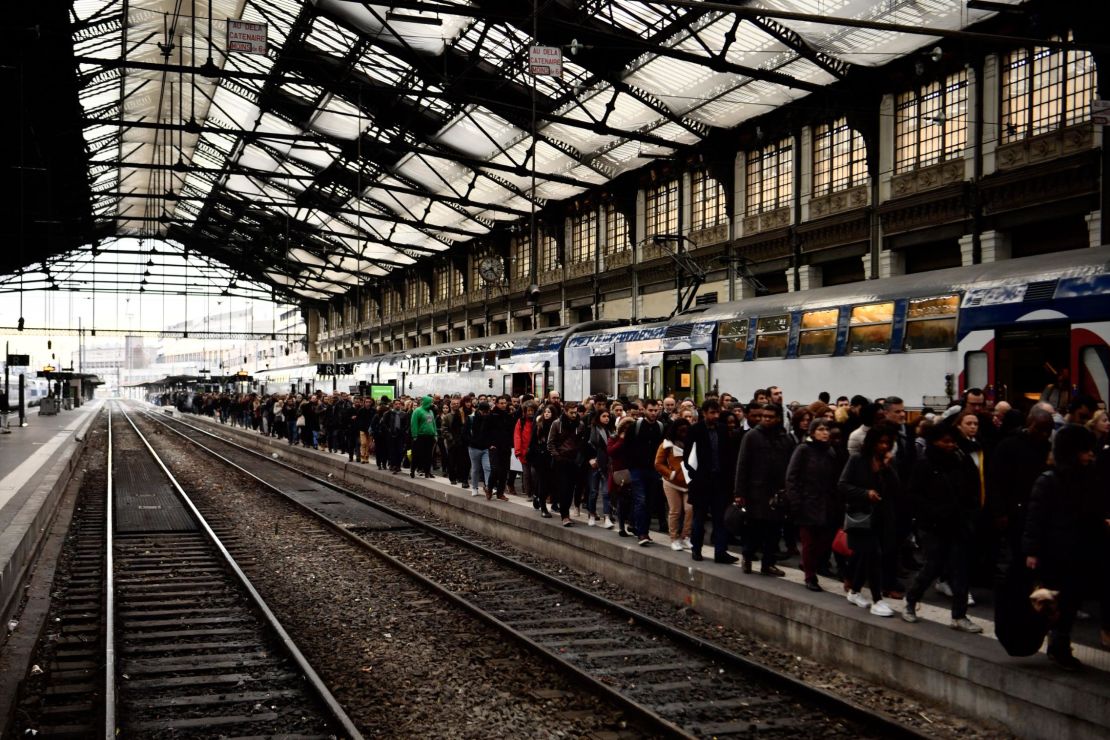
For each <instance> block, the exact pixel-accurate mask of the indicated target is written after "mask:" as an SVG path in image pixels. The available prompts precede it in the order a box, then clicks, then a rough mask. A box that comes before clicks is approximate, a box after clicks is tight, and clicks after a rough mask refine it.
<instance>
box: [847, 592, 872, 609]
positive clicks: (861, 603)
mask: <svg viewBox="0 0 1110 740" xmlns="http://www.w3.org/2000/svg"><path fill="white" fill-rule="evenodd" d="M848 601H849V602H851V603H852V604H855V605H856V606H858V607H861V608H863V609H866V608H867V607H869V606H871V599H869V598H867V597H866V596H864V595H863V594H861V593H859V592H858V591H849V592H848Z"/></svg>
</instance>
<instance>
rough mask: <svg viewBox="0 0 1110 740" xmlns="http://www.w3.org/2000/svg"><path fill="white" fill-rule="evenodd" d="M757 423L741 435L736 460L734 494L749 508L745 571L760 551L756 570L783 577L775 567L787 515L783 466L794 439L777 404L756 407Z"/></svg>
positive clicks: (746, 571) (786, 463) (788, 459)
mask: <svg viewBox="0 0 1110 740" xmlns="http://www.w3.org/2000/svg"><path fill="white" fill-rule="evenodd" d="M759 411H760V413H759V426H757V427H756V428H755V429H753V430H751V431H750V432H748V433H747V434H745V435H744V439H743V441H742V442H741V443H740V456H739V459H738V460H737V463H736V485H735V486H734V487H733V495H734V496H735V497H736V499H737V500H738V501H740V502H741V505H742V506H744V507H746V508H747V511H748V531H747V532H746V535H745V537H744V564H743V567H744V572H745V573H751V572H752V560H753V559H754V557H755V553H756V551H757V550H762V552H763V559H762V561H760V569H759V572H760V573H761V574H762V575H765V576H784V575H786V574H785V573H784V572H783V571H782V570H780V569H779V568H776V567H775V556H776V555H777V554H778V549H779V538H780V535H781V533H782V522H783V519H784V518H785V516H786V506H787V503H786V468H787V466H788V465H789V464H790V455H791V454H792V453H793V451H794V440H792V439H791V438H790V436H789V435H787V433H786V430H785V429H784V428H783V426H782V412H781V410H780V409H779V407H778V406H775V405H774V404H769V403H765V404H763V406H762V408H761V409H759Z"/></svg>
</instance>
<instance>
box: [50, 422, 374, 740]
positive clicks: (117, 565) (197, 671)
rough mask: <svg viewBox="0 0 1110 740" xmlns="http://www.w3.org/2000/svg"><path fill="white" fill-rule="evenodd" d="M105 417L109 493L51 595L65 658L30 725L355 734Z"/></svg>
mask: <svg viewBox="0 0 1110 740" xmlns="http://www.w3.org/2000/svg"><path fill="white" fill-rule="evenodd" d="M107 416H108V420H107V425H108V434H107V463H106V466H105V473H106V475H105V476H104V478H105V479H106V480H105V483H106V485H104V487H103V493H102V494H101V495H99V496H93V497H91V500H89V501H88V504H87V505H86V506H85V507H84V510H83V512H82V514H83V516H82V518H81V530H80V532H79V533H78V536H79V538H80V540H79V543H78V549H77V550H76V553H75V555H74V560H73V562H72V563H71V564H70V571H71V573H72V574H74V575H73V576H71V577H70V578H69V580H68V583H67V584H66V586H65V588H64V589H63V592H62V593H60V594H58V597H59V599H61V600H62V601H64V602H66V603H71V604H74V605H75V608H76V611H74V608H70V609H69V611H71V612H73V613H74V614H73V616H74V620H73V622H72V624H62V625H60V632H61V634H60V636H58V638H57V639H56V640H55V645H54V646H53V648H52V649H53V650H54V651H55V652H57V651H58V650H59V648H62V649H63V650H64V649H68V652H69V653H71V655H70V658H69V661H68V666H67V664H66V663H63V662H61V661H59V660H56V661H55V663H54V665H52V666H50V667H51V669H52V670H51V672H50V676H49V680H48V682H47V685H46V686H45V688H44V690H43V692H42V695H43V697H44V699H43V701H42V702H41V704H42V706H43V707H44V711H42V712H41V716H42V717H43V718H45V721H40V724H39V728H40V729H41V730H42V731H43V732H44V733H45V734H48V735H51V736H65V735H68V736H72V737H96V736H100V737H105V738H115V737H117V736H122V737H156V736H157V737H160V736H173V737H218V736H223V737H226V736H248V737H263V736H265V737H269V736H295V737H320V738H333V737H349V738H358V737H361V735H360V734H359V732H358V730H357V729H356V728H355V727H354V725H353V724H352V723H351V721H350V719H349V718H347V716H346V715H345V713H344V712H343V710H342V708H341V707H340V706H339V705H338V703H337V702H336V701H335V699H334V698H333V697H332V696H331V694H330V692H329V691H328V689H327V687H326V686H324V684H323V683H322V681H321V680H320V679H319V677H318V676H317V675H316V674H315V672H314V671H313V669H312V668H311V666H309V665H308V663H307V661H306V660H305V659H304V657H303V656H302V655H301V653H300V651H299V650H298V649H297V646H296V644H295V643H294V642H293V640H292V639H291V638H290V636H289V635H288V634H287V633H286V632H285V630H284V629H283V628H282V626H281V625H280V624H279V623H278V621H277V620H276V618H275V617H274V615H273V613H272V612H271V611H270V609H269V607H267V606H266V604H265V602H263V601H262V599H261V597H260V596H259V595H258V593H257V592H256V591H255V589H254V587H253V586H252V585H251V583H250V581H249V579H248V578H247V576H246V575H245V574H244V572H243V571H242V569H240V567H239V565H238V564H237V563H236V562H235V560H234V559H233V558H232V557H231V555H230V554H229V553H228V550H227V548H226V547H225V546H224V544H223V543H222V542H221V540H220V539H219V538H218V537H217V536H216V534H215V533H214V532H213V530H212V529H211V528H210V527H209V526H208V524H207V522H206V521H205V520H204V518H203V517H202V516H201V515H200V513H199V512H198V511H197V509H196V507H195V506H194V505H193V503H192V502H191V501H190V499H189V497H188V496H187V494H186V493H185V491H184V490H182V488H181V486H180V485H178V483H177V481H176V480H175V479H174V477H173V476H172V474H171V473H170V472H169V470H168V469H167V468H166V467H165V466H164V465H163V464H162V461H161V460H160V459H159V458H158V456H157V454H156V453H155V452H154V450H153V448H152V447H151V446H150V445H149V443H148V442H147V440H146V439H145V438H144V437H143V435H142V433H141V432H140V431H139V429H138V428H137V427H136V426H135V425H134V423H133V422H132V421H131V419H130V418H128V415H127V414H126V412H124V411H122V409H120V410H117V412H116V413H112V410H111V409H109V411H108V413H107ZM97 530H99V532H97ZM101 625H103V626H101ZM90 665H95V666H99V667H98V668H97V669H96V670H95V671H93V670H89V667H90ZM67 667H68V669H67ZM77 669H80V670H79V671H78V670H77ZM75 676H79V680H77V681H76V682H75V681H74V677H75ZM57 697H68V699H67V700H66V701H65V702H58V701H57Z"/></svg>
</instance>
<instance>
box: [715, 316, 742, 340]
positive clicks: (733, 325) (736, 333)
mask: <svg viewBox="0 0 1110 740" xmlns="http://www.w3.org/2000/svg"><path fill="white" fill-rule="evenodd" d="M717 334H718V335H720V336H722V337H746V336H747V335H748V320H747V319H741V320H740V321H722V322H721V326H720V328H719V329H718V331H717Z"/></svg>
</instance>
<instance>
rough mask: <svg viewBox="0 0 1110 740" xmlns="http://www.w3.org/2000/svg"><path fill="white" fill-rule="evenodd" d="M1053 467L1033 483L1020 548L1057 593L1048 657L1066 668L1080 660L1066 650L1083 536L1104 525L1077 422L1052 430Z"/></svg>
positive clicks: (1089, 446) (1089, 444) (1089, 437)
mask: <svg viewBox="0 0 1110 740" xmlns="http://www.w3.org/2000/svg"><path fill="white" fill-rule="evenodd" d="M1052 458H1053V461H1054V463H1055V469H1054V470H1049V471H1046V472H1044V473H1042V474H1041V476H1040V477H1039V478H1037V482H1036V483H1035V484H1033V494H1032V496H1030V498H1029V511H1028V514H1027V516H1026V518H1025V535H1024V536H1023V537H1022V549H1023V550H1024V552H1025V556H1026V558H1025V564H1026V566H1027V567H1028V568H1029V569H1031V570H1033V571H1034V572H1035V573H1036V575H1037V578H1038V579H1040V581H1041V583H1042V584H1043V585H1044V586H1046V587H1047V588H1050V589H1053V590H1055V591H1058V592H1059V595H1058V596H1057V599H1056V603H1057V609H1058V613H1059V617H1058V619H1057V621H1056V624H1055V626H1054V627H1053V628H1052V630H1051V631H1050V632H1049V634H1048V657H1049V658H1050V659H1051V660H1053V661H1055V662H1056V663H1057V664H1059V665H1060V667H1061V668H1064V669H1066V670H1076V669H1078V668H1079V667H1080V663H1079V661H1078V660H1077V659H1076V658H1075V656H1074V655H1072V653H1071V628H1072V625H1073V624H1074V622H1075V615H1076V612H1077V611H1078V610H1079V603H1080V600H1081V598H1082V594H1083V588H1084V574H1086V573H1087V569H1086V568H1084V562H1083V560H1084V553H1085V551H1086V547H1085V546H1084V536H1085V535H1086V534H1087V533H1088V532H1089V531H1090V530H1091V528H1092V527H1099V528H1103V527H1105V526H1106V525H1107V522H1108V520H1107V512H1106V511H1105V508H1104V507H1103V505H1102V501H1101V499H1102V497H1103V496H1104V495H1105V494H1104V493H1103V492H1101V491H1098V490H1097V487H1096V480H1095V475H1094V465H1093V464H1092V463H1094V460H1095V437H1094V435H1093V434H1091V432H1090V431H1089V430H1087V429H1084V428H1083V427H1081V426H1079V425H1078V424H1069V425H1067V426H1065V427H1063V428H1061V429H1060V430H1059V431H1057V432H1056V438H1055V439H1054V440H1053V443H1052Z"/></svg>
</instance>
